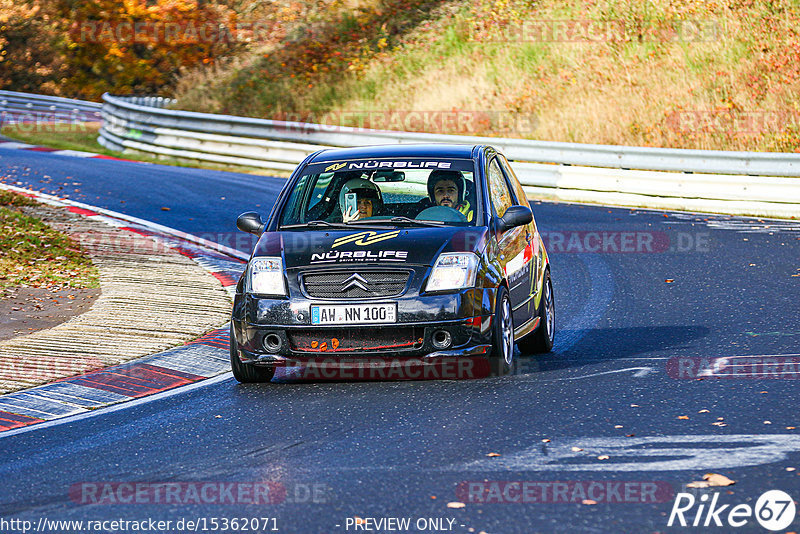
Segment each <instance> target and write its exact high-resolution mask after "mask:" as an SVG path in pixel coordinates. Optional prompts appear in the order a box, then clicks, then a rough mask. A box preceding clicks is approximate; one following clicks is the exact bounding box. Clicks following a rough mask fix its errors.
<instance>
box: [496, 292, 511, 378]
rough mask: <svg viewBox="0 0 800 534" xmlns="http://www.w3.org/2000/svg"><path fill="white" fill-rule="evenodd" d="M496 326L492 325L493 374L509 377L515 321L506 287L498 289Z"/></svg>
mask: <svg viewBox="0 0 800 534" xmlns="http://www.w3.org/2000/svg"><path fill="white" fill-rule="evenodd" d="M494 308H495V312H494V324H493V325H492V355H491V357H490V362H491V369H492V374H494V375H497V376H503V375H507V374H508V373H509V372H510V371H511V366H512V364H513V363H514V320H513V318H512V316H511V299H510V298H509V296H508V290H507V289H506V288H505V286H500V287H499V288H498V289H497V298H495V305H494Z"/></svg>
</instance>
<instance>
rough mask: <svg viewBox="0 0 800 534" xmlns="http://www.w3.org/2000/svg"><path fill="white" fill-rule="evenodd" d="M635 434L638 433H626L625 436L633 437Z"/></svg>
mask: <svg viewBox="0 0 800 534" xmlns="http://www.w3.org/2000/svg"><path fill="white" fill-rule="evenodd" d="M635 435H636V434H625V437H626V438H632V437H633V436H635Z"/></svg>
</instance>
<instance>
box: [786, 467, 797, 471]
mask: <svg viewBox="0 0 800 534" xmlns="http://www.w3.org/2000/svg"><path fill="white" fill-rule="evenodd" d="M786 470H787V471H794V470H795V468H794V467H787V468H786Z"/></svg>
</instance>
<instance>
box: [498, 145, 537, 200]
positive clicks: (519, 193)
mask: <svg viewBox="0 0 800 534" xmlns="http://www.w3.org/2000/svg"><path fill="white" fill-rule="evenodd" d="M497 159H498V160H500V165H501V166H502V167H503V170H504V171H505V173H506V176H507V177H508V183H510V184H511V189H513V190H514V196H515V197H517V204H519V205H521V206H529V205H530V202H528V195H526V194H525V190H524V189H522V184H520V183H519V180H518V179H517V175H516V174H514V170H513V169H512V168H511V165H509V163H508V160H507V159H506V158H505V157H503V156H498V158H497Z"/></svg>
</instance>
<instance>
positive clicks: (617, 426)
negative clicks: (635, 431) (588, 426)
mask: <svg viewBox="0 0 800 534" xmlns="http://www.w3.org/2000/svg"><path fill="white" fill-rule="evenodd" d="M614 428H622V425H614Z"/></svg>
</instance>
